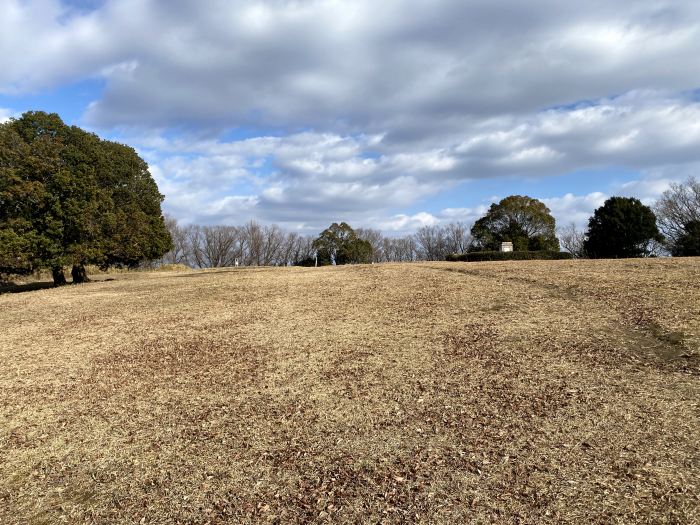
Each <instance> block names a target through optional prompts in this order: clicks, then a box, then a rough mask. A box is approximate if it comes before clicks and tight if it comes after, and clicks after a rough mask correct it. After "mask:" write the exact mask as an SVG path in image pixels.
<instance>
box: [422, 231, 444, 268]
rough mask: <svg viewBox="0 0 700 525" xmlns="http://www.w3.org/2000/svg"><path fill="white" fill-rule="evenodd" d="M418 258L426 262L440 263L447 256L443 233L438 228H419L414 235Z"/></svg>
mask: <svg viewBox="0 0 700 525" xmlns="http://www.w3.org/2000/svg"><path fill="white" fill-rule="evenodd" d="M415 238H416V244H417V245H418V251H419V253H420V257H421V258H422V259H425V260H427V261H442V260H444V259H445V257H446V256H447V243H446V242H445V232H444V230H443V229H442V228H440V227H439V226H421V227H420V228H418V231H416V234H415Z"/></svg>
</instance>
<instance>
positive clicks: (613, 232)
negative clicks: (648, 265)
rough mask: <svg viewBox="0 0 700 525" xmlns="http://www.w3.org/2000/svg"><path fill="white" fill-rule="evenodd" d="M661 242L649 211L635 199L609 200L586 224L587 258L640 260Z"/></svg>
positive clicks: (614, 198)
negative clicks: (654, 245)
mask: <svg viewBox="0 0 700 525" xmlns="http://www.w3.org/2000/svg"><path fill="white" fill-rule="evenodd" d="M661 240H663V237H662V236H661V234H660V233H659V230H658V228H657V226H656V216H655V215H654V212H653V211H651V208H649V207H648V206H645V205H644V204H642V203H641V202H640V201H639V200H638V199H634V198H630V197H611V198H609V199H608V200H607V201H605V203H604V204H603V205H602V206H601V207H600V208H598V209H597V210H595V212H594V213H593V216H592V217H591V218H590V220H589V221H588V231H587V232H586V241H585V242H584V250H585V252H586V254H587V255H588V256H589V257H594V258H617V257H643V256H646V255H650V254H651V253H652V244H653V243H654V242H659V241H661Z"/></svg>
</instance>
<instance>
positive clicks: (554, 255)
mask: <svg viewBox="0 0 700 525" xmlns="http://www.w3.org/2000/svg"><path fill="white" fill-rule="evenodd" d="M571 258H572V257H571V254H570V253H568V252H555V251H553V250H539V251H517V252H491V251H484V252H469V253H452V254H450V255H448V256H447V260H448V261H453V262H456V261H464V262H477V261H529V260H535V259H538V260H560V259H571Z"/></svg>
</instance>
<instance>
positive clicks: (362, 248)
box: [313, 222, 372, 266]
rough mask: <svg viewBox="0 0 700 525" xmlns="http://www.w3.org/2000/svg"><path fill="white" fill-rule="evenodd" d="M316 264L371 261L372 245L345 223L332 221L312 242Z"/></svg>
mask: <svg viewBox="0 0 700 525" xmlns="http://www.w3.org/2000/svg"><path fill="white" fill-rule="evenodd" d="M313 247H314V249H315V250H316V251H317V253H318V265H319V266H324V265H329V264H333V263H335V264H358V263H370V262H372V245H371V243H370V242H369V241H366V240H363V239H360V238H359V237H358V236H357V234H356V233H355V230H353V229H352V228H351V227H350V226H349V225H348V224H347V223H345V222H341V223H340V224H338V223H337V222H334V223H333V224H331V225H330V226H329V227H328V228H326V229H325V230H323V232H321V235H319V236H318V238H317V239H316V240H315V241H314V242H313Z"/></svg>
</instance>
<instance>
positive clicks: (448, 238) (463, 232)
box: [444, 222, 472, 254]
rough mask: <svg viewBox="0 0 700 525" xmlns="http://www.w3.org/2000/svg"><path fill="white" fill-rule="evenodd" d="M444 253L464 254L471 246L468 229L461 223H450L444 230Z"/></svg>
mask: <svg viewBox="0 0 700 525" xmlns="http://www.w3.org/2000/svg"><path fill="white" fill-rule="evenodd" d="M444 239H445V252H446V254H450V253H465V252H466V251H467V250H468V249H469V246H470V245H471V244H472V236H471V234H470V233H469V227H468V226H467V225H466V224H464V223H463V222H451V223H449V224H447V225H445V228H444Z"/></svg>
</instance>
